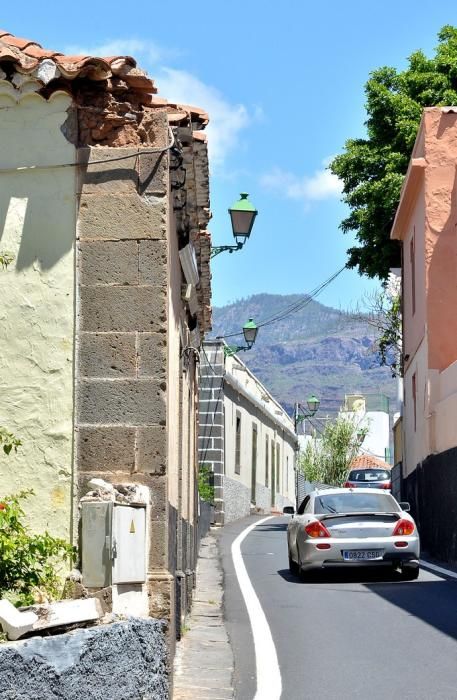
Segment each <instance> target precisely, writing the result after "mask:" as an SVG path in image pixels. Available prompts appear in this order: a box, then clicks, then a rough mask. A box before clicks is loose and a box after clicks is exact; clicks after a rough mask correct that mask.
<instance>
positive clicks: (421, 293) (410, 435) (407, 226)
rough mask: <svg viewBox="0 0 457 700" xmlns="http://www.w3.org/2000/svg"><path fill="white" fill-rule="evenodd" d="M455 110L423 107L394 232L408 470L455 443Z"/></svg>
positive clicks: (456, 283) (456, 301)
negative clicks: (399, 253)
mask: <svg viewBox="0 0 457 700" xmlns="http://www.w3.org/2000/svg"><path fill="white" fill-rule="evenodd" d="M456 112H457V108H455V112H454V111H452V110H451V111H450V108H430V109H426V110H424V114H423V118H422V122H421V126H420V129H419V133H418V137H417V139H416V145H415V147H414V150H413V154H412V158H411V161H410V166H409V169H408V173H407V176H406V179H405V184H404V186H403V190H402V195H401V199H400V204H399V207H398V210H397V214H396V218H395V222H394V225H393V229H392V234H391V236H392V238H395V239H398V240H400V241H401V242H402V245H403V333H404V338H403V342H404V348H403V352H404V358H405V375H404V422H403V425H404V473H405V474H409V473H410V472H411V471H412V470H413V469H414V468H415V467H416V465H417V464H418V463H419V462H421V461H422V460H423V459H425V457H427V456H428V455H429V454H431V453H435V452H441V451H443V450H445V449H449V447H454V446H456V445H457V422H456V421H454V420H453V419H452V418H451V417H450V416H451V413H452V414H454V415H455V411H456V409H457V372H456V371H454V370H452V371H451V370H448V368H450V366H451V365H452V364H453V363H454V362H456V361H457V274H456V273H457V230H456V226H457V181H456V163H457V113H456ZM413 240H414V244H413V245H414V255H411V251H412V245H411V242H412V241H413ZM413 268H414V269H413ZM413 280H414V284H413ZM413 287H415V301H413V295H414V292H413ZM414 307H415V308H414Z"/></svg>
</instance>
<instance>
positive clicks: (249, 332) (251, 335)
mask: <svg viewBox="0 0 457 700" xmlns="http://www.w3.org/2000/svg"><path fill="white" fill-rule="evenodd" d="M258 330H259V329H258V328H257V326H256V324H255V323H254V321H253V319H252V318H250V319H249V321H247V323H245V324H244V326H243V335H244V342H245V343H246V345H226V346H225V348H224V353H225V356H226V357H230V356H231V355H235V353H237V352H239V351H240V350H250V349H251V348H252V346H253V345H254V343H255V339H256V338H257V332H258Z"/></svg>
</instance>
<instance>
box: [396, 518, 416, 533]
mask: <svg viewBox="0 0 457 700" xmlns="http://www.w3.org/2000/svg"><path fill="white" fill-rule="evenodd" d="M413 532H414V523H412V522H411V520H406V519H405V518H402V519H401V520H399V521H398V523H397V524H396V525H395V529H394V531H393V533H392V535H393V536H394V537H398V536H401V535H412V534H413Z"/></svg>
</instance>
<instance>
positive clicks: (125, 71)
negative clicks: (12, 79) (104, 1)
mask: <svg viewBox="0 0 457 700" xmlns="http://www.w3.org/2000/svg"><path fill="white" fill-rule="evenodd" d="M6 64H12V66H13V67H14V70H15V71H16V72H17V73H22V74H23V75H29V76H32V77H33V78H36V79H37V80H38V81H40V82H41V83H43V85H46V84H47V83H49V82H50V81H51V80H54V79H58V78H64V79H67V80H75V79H76V78H88V79H89V80H94V81H102V80H109V79H111V78H114V79H120V80H122V81H124V82H125V83H126V84H127V85H128V87H130V88H133V89H134V90H136V91H140V92H146V93H149V94H154V93H157V88H156V87H155V84H154V81H153V80H152V79H151V78H150V77H149V76H148V75H147V74H146V73H145V72H144V71H143V70H141V69H140V68H138V66H137V62H136V61H135V59H134V58H132V56H104V57H100V56H69V55H66V54H63V53H61V52H60V51H52V50H49V49H44V48H43V47H42V46H41V44H39V43H38V42H37V41H33V40H32V39H23V38H21V37H17V36H14V35H13V34H10V33H9V32H7V31H5V30H4V29H0V79H2V78H4V77H5V75H2V72H4V71H2V65H3V68H5V67H6ZM149 104H152V105H153V106H157V107H164V108H165V109H166V110H167V112H168V115H169V123H170V124H171V125H173V124H176V125H177V124H180V123H182V122H185V121H186V120H187V119H189V118H190V120H191V122H192V124H193V126H194V128H196V129H203V128H205V126H206V125H207V124H208V121H209V117H208V114H207V113H206V112H205V110H203V109H201V108H200V107H194V106H192V105H182V104H177V103H176V102H170V101H168V100H166V99H164V98H162V97H158V96H157V97H154V98H152V99H151V100H150V101H149Z"/></svg>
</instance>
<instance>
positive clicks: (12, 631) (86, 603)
mask: <svg viewBox="0 0 457 700" xmlns="http://www.w3.org/2000/svg"><path fill="white" fill-rule="evenodd" d="M102 616H103V610H102V606H101V604H100V601H99V600H98V599H97V598H84V599H82V600H60V601H58V602H56V603H47V604H45V605H32V606H30V607H29V608H27V609H26V610H18V609H17V608H15V607H14V605H12V603H10V602H9V600H5V599H2V600H0V624H1V626H2V628H3V631H4V632H5V634H6V635H7V637H8V639H9V640H11V641H15V640H16V639H19V638H20V637H23V636H24V634H28V633H30V632H36V633H40V632H42V631H43V630H45V629H49V628H51V627H65V626H68V625H72V626H74V625H75V624H80V623H86V622H97V621H98V620H99V619H100V618H101V617H102Z"/></svg>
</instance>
